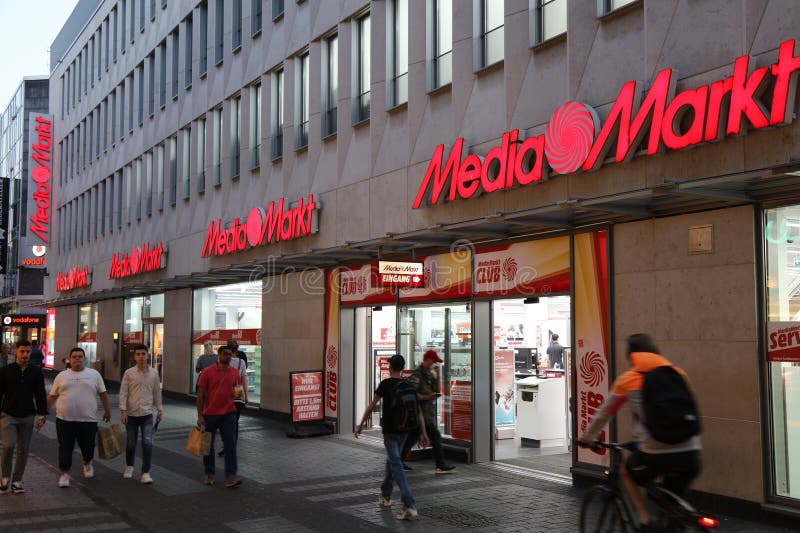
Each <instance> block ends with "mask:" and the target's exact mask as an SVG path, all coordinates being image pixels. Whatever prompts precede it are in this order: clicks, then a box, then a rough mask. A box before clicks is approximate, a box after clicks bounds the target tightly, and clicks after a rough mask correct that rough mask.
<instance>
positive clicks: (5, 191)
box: [0, 178, 11, 274]
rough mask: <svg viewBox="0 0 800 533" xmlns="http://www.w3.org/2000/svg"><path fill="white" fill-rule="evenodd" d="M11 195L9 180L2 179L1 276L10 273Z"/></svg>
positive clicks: (0, 215)
mask: <svg viewBox="0 0 800 533" xmlns="http://www.w3.org/2000/svg"><path fill="white" fill-rule="evenodd" d="M10 194H11V181H10V180H9V178H0V274H5V273H6V272H8V265H7V262H8V235H6V230H8V196H9V195H10Z"/></svg>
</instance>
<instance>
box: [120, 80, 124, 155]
mask: <svg viewBox="0 0 800 533" xmlns="http://www.w3.org/2000/svg"><path fill="white" fill-rule="evenodd" d="M124 138H125V81H124V80H123V81H122V83H120V84H119V140H120V141H121V140H122V139H124Z"/></svg>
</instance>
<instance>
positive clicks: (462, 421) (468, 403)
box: [450, 381, 472, 440]
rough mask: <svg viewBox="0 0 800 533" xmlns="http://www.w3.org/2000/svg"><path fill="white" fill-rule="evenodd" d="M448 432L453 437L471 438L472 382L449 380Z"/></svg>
mask: <svg viewBox="0 0 800 533" xmlns="http://www.w3.org/2000/svg"><path fill="white" fill-rule="evenodd" d="M450 434H451V435H452V436H453V438H456V439H464V440H472V383H471V382H469V381H451V382H450Z"/></svg>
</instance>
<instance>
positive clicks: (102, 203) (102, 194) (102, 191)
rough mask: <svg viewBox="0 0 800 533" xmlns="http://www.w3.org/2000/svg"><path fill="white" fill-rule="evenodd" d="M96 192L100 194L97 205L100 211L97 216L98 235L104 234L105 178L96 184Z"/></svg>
mask: <svg viewBox="0 0 800 533" xmlns="http://www.w3.org/2000/svg"><path fill="white" fill-rule="evenodd" d="M97 192H98V194H99V195H100V198H99V200H98V201H99V205H100V211H99V213H98V216H99V217H100V235H105V234H106V180H103V181H101V182H100V183H99V184H98V186H97Z"/></svg>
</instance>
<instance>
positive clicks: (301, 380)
mask: <svg viewBox="0 0 800 533" xmlns="http://www.w3.org/2000/svg"><path fill="white" fill-rule="evenodd" d="M290 375H291V387H292V388H291V395H292V422H311V421H314V420H322V419H323V418H325V415H324V412H323V404H322V371H315V372H291V373H290Z"/></svg>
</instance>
